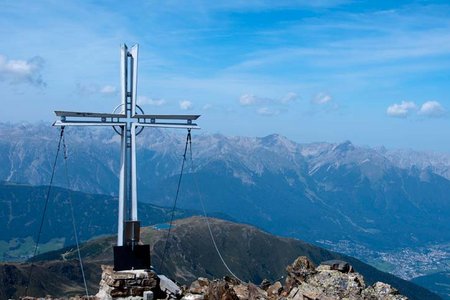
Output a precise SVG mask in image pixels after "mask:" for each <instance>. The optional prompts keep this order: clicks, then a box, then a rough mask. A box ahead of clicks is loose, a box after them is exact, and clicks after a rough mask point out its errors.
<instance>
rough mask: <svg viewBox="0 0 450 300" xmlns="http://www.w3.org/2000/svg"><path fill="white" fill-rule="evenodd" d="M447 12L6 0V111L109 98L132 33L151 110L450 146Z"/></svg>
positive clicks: (288, 130) (239, 124)
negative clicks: (122, 46) (123, 46)
mask: <svg viewBox="0 0 450 300" xmlns="http://www.w3.org/2000/svg"><path fill="white" fill-rule="evenodd" d="M311 3H313V4H311ZM448 16H450V4H447V3H446V1H345V0H342V1H341V0H318V1H258V0H254V1H252V0H248V1H239V0H230V1H223V2H219V1H56V0H54V1H47V0H42V1H20V0H15V1H5V0H0V40H1V41H2V42H1V44H0V96H1V97H0V101H1V107H2V109H1V110H0V119H1V120H3V121H9V122H22V121H41V120H42V121H45V122H49V124H50V123H51V121H52V120H54V117H53V110H79V111H101V112H110V111H112V110H113V109H114V107H115V106H116V105H117V104H119V102H120V101H119V96H118V92H119V90H118V88H119V46H120V44H122V43H127V44H128V45H129V46H131V45H133V44H134V43H139V45H140V53H139V87H138V95H139V97H140V98H139V102H140V104H141V106H142V108H143V109H144V111H145V112H146V113H183V114H184V113H189V114H191V113H192V114H193V113H198V114H202V118H201V119H200V120H199V123H200V124H201V126H202V128H203V130H204V131H205V132H208V133H223V134H226V135H245V136H264V135H268V134H271V133H279V134H282V135H285V136H287V137H288V138H290V139H293V140H295V141H297V142H313V141H328V142H340V141H344V140H351V141H352V142H353V143H355V144H358V145H369V146H379V145H384V146H386V147H388V148H412V149H418V150H432V151H438V152H450V139H449V137H450V136H449V133H450V97H449V92H450V18H449V17H448Z"/></svg>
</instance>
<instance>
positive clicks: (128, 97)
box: [54, 44, 200, 246]
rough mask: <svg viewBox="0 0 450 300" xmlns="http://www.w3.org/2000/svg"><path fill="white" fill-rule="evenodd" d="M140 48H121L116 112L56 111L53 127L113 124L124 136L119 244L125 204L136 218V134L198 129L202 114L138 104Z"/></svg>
mask: <svg viewBox="0 0 450 300" xmlns="http://www.w3.org/2000/svg"><path fill="white" fill-rule="evenodd" d="M138 49H139V46H138V45H137V44H136V45H134V46H133V47H132V48H131V49H130V50H128V47H127V46H126V45H122V46H121V49H120V69H121V72H120V73H121V74H120V78H121V100H122V103H121V104H120V105H119V106H117V107H116V109H115V110H114V111H113V113H92V112H72V111H55V114H56V116H58V117H60V120H58V121H56V122H55V123H54V126H112V127H113V128H114V130H115V131H116V132H117V133H118V134H119V135H120V137H121V147H120V149H121V152H120V153H121V158H120V176H119V177H120V183H119V216H118V231H117V246H123V245H124V236H125V232H124V223H125V220H126V219H125V218H126V217H125V205H130V204H131V219H129V220H126V221H137V220H138V214H137V183H136V136H137V135H138V134H139V133H140V132H141V131H142V130H143V129H144V127H163V128H187V129H198V128H199V127H198V126H197V124H195V123H193V121H194V120H197V119H198V118H199V117H200V115H146V114H144V111H143V110H142V108H141V107H139V105H137V103H136V99H137V98H136V95H137V94H136V92H137V69H138V64H137V63H138Z"/></svg>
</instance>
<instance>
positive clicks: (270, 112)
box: [256, 106, 280, 117]
mask: <svg viewBox="0 0 450 300" xmlns="http://www.w3.org/2000/svg"><path fill="white" fill-rule="evenodd" d="M256 113H257V114H258V115H261V116H268V117H271V116H276V115H278V114H280V111H279V110H278V109H274V108H270V107H267V106H263V107H260V108H258V109H257V110H256Z"/></svg>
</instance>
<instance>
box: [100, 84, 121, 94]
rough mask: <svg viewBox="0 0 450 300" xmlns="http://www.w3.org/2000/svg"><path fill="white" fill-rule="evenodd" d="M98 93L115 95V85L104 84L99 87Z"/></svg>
mask: <svg viewBox="0 0 450 300" xmlns="http://www.w3.org/2000/svg"><path fill="white" fill-rule="evenodd" d="M99 92H100V94H104V95H116V94H117V87H115V86H112V85H105V86H103V87H101V88H100V91H99Z"/></svg>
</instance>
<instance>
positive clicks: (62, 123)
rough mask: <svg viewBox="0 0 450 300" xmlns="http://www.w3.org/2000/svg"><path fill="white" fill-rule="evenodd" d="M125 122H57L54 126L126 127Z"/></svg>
mask: <svg viewBox="0 0 450 300" xmlns="http://www.w3.org/2000/svg"><path fill="white" fill-rule="evenodd" d="M125 124H126V123H125V122H110V121H105V122H101V121H97V122H92V121H56V122H54V123H53V126H125Z"/></svg>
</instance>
